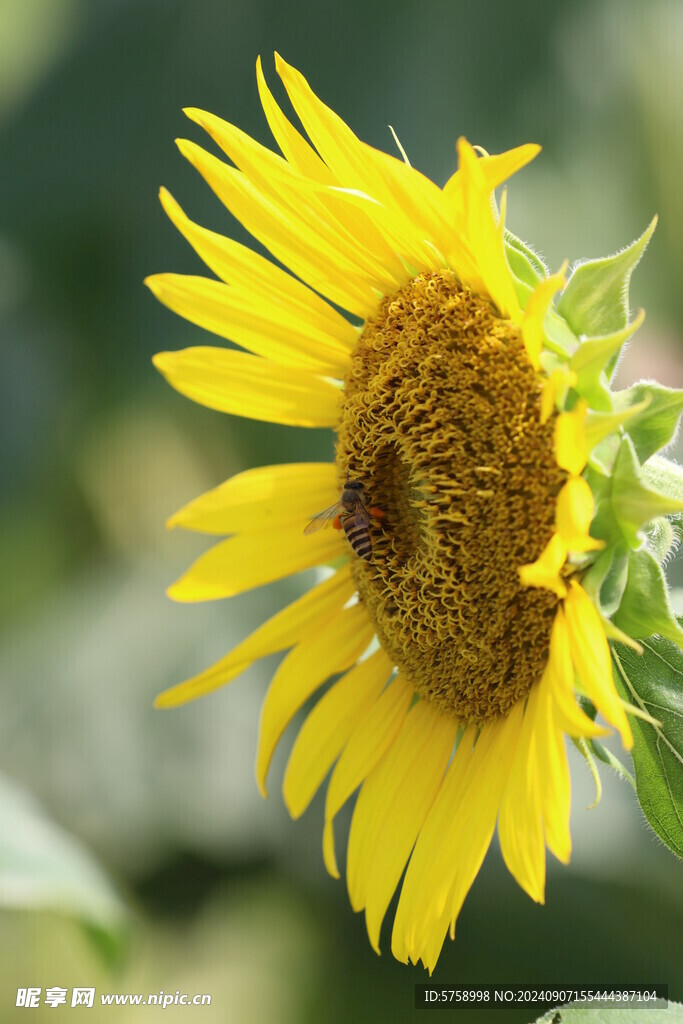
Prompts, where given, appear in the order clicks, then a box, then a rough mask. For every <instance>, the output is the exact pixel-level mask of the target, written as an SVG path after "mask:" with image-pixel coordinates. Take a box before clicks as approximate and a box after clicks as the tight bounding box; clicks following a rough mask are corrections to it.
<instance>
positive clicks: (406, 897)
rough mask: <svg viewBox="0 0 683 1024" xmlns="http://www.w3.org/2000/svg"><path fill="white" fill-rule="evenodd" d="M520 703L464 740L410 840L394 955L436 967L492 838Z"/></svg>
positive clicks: (515, 736) (518, 724) (519, 717)
mask: <svg viewBox="0 0 683 1024" xmlns="http://www.w3.org/2000/svg"><path fill="white" fill-rule="evenodd" d="M522 711H523V708H522V705H521V703H520V704H518V705H517V706H516V707H515V708H513V709H512V711H511V712H510V714H509V715H508V717H507V718H505V719H501V720H500V721H497V722H494V723H491V724H487V725H486V726H485V727H484V728H483V729H482V730H481V733H480V734H479V736H478V739H477V742H476V744H474V746H473V740H474V738H475V737H476V735H477V734H476V730H475V729H474V728H472V727H471V728H470V729H468V730H467V732H466V733H465V735H464V736H463V737H462V739H461V741H460V744H459V746H458V749H457V751H456V753H455V756H454V758H453V760H452V762H451V764H450V766H449V768H448V771H447V772H446V776H445V778H444V781H443V783H442V785H441V788H440V789H439V792H438V794H437V797H436V799H435V801H434V803H433V805H432V808H431V810H430V812H429V814H428V815H427V819H426V821H425V823H424V825H423V827H422V829H421V831H420V835H419V836H418V838H417V842H416V843H415V849H414V850H413V854H412V856H411V858H410V862H409V864H408V869H407V871H406V875H405V879H404V882H403V888H402V890H401V897H400V899H399V903H398V908H397V911H396V919H395V921H394V930H393V935H392V951H393V953H394V956H395V957H397V959H399V960H402V961H404V962H407V961H408V960H409V959H410V960H412V961H413V963H417V961H418V960H419V959H422V961H423V963H424V964H425V966H426V967H427V968H428V970H430V971H431V970H433V968H434V965H435V963H436V960H437V958H438V955H439V952H440V950H441V947H442V945H443V942H444V939H445V937H446V931H447V930H448V922H449V921H451V923H452V926H453V927H454V923H455V919H456V918H457V915H458V913H459V910H460V907H461V906H462V902H463V900H464V898H465V896H466V894H467V892H468V891H469V889H470V886H471V885H472V882H473V881H474V879H475V878H476V875H477V873H478V871H479V868H480V867H481V864H482V861H483V859H484V856H485V854H486V851H487V849H488V847H489V844H490V842H491V837H492V835H493V830H494V828H495V823H496V815H497V813H498V807H499V805H500V799H501V796H502V793H503V789H504V787H505V783H506V781H507V777H508V773H509V770H510V764H511V761H512V757H513V755H514V751H515V747H516V744H517V739H518V736H519V730H520V728H521V725H522Z"/></svg>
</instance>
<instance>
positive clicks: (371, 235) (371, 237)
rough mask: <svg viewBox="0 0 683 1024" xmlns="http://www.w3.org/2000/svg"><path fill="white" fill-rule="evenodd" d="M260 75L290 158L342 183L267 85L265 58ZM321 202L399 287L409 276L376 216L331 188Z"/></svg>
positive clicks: (308, 172)
mask: <svg viewBox="0 0 683 1024" xmlns="http://www.w3.org/2000/svg"><path fill="white" fill-rule="evenodd" d="M256 75H257V81H258V88H259V95H260V97H261V103H262V105H263V109H264V111H265V115H266V118H267V119H268V124H269V126H270V130H271V131H272V133H273V136H274V138H275V141H276V142H277V144H278V146H279V147H280V149H281V151H282V153H283V155H284V156H285V158H286V159H287V161H288V162H289V163H290V164H291V165H292V167H295V168H296V169H297V170H298V171H299V172H300V173H301V174H302V175H304V176H306V177H307V178H310V179H311V180H312V181H314V182H317V183H318V184H321V185H324V186H334V185H339V184H341V185H342V186H343V185H344V182H338V181H337V179H336V178H335V176H334V174H333V173H332V171H331V170H330V169H329V167H327V165H326V164H325V163H324V161H323V160H321V159H320V157H319V156H318V154H317V153H316V152H315V150H314V149H313V148H312V147H311V146H309V144H308V143H307V142H306V140H305V139H304V138H303V136H302V135H301V134H300V132H298V131H297V130H296V128H294V126H293V125H292V124H291V122H290V121H289V120H288V119H287V118H286V117H285V115H284V114H283V112H282V110H281V109H280V107H279V106H278V105H277V103H276V102H275V99H274V98H273V95H272V93H271V91H270V89H269V88H268V86H267V84H266V80H265V78H264V76H263V70H262V68H261V58H260V57H259V59H258V60H257V62H256ZM318 198H319V200H320V202H321V203H322V204H323V205H324V206H325V207H326V209H327V210H329V211H330V212H331V213H332V214H333V215H334V216H335V218H337V219H338V220H339V222H340V223H342V224H344V225H345V227H346V228H347V229H348V231H349V232H350V234H351V235H352V236H353V237H354V238H356V239H357V240H358V241H359V242H360V243H361V244H362V245H363V246H364V247H365V249H366V250H367V251H368V252H371V253H373V254H374V255H375V257H376V259H378V260H379V261H380V263H381V264H382V266H384V267H386V268H387V269H388V270H389V271H390V272H391V273H392V274H393V275H394V277H395V279H396V282H397V286H398V284H401V283H403V281H404V280H405V279H407V278H406V275H405V269H404V267H403V264H402V262H401V259H400V258H399V257H398V255H397V253H396V251H395V249H394V248H393V247H392V245H391V244H390V243H389V241H388V240H387V239H386V238H385V236H384V235H383V234H382V232H381V231H380V230H378V227H377V226H376V225H375V224H374V223H373V219H372V216H371V215H370V216H368V215H366V213H365V212H363V211H362V210H358V209H356V208H354V206H353V205H352V204H350V203H347V204H346V205H345V206H342V205H341V204H339V202H338V196H335V195H334V194H333V193H332V192H331V190H330V189H329V188H326V189H325V190H324V191H321V192H320V193H319V194H318Z"/></svg>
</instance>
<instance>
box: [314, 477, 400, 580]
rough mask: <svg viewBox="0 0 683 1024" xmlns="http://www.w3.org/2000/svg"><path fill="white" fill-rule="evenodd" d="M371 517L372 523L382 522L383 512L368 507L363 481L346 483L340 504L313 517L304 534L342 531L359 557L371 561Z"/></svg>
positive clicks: (336, 502)
mask: <svg viewBox="0 0 683 1024" xmlns="http://www.w3.org/2000/svg"><path fill="white" fill-rule="evenodd" d="M370 516H372V517H373V519H382V518H383V516H384V512H382V510H381V509H379V508H374V507H373V508H368V507H367V505H366V504H365V499H364V497H363V484H362V483H361V482H360V480H347V481H346V483H345V484H344V490H343V491H342V493H341V498H340V499H339V501H335V503H334V505H330V507H329V508H326V509H325V511H324V512H319V513H318V515H317V516H314V517H313V519H311V521H310V523H309V524H308V526H307V527H306V529H305V530H304V533H316V532H317V531H318V530H322V529H323V527H325V526H330V525H332V526H333V527H334V528H335V530H343V531H344V533H345V534H346V536H347V538H348V541H349V544H350V545H351V547H352V548H353V550H354V551H355V553H356V554H357V555H358V557H359V558H363V559H365V561H368V559H369V558H370V555H371V554H372V541H371V539H370V530H369V526H370Z"/></svg>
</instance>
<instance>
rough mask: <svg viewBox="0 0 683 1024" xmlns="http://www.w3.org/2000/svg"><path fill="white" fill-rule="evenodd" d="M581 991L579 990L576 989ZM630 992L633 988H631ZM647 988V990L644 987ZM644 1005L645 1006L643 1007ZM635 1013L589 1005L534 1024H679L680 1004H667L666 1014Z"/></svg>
mask: <svg viewBox="0 0 683 1024" xmlns="http://www.w3.org/2000/svg"><path fill="white" fill-rule="evenodd" d="M577 987H578V988H581V986H580V985H579V986H577ZM622 987H623V988H628V987H629V986H622ZM630 987H631V988H633V987H634V986H633V985H631V986H630ZM645 987H646V988H647V986H645ZM643 1005H646V1004H643ZM647 1007H648V1008H647V1009H645V1010H636V1009H634V1008H632V1007H631V1006H623V1005H621V1006H619V1005H617V1004H614V1003H610V1004H609V1005H608V1006H605V1004H604V1003H603V1004H600V1003H598V1002H593V1003H591V1004H590V1006H589V1007H585V1008H584V1007H580V1006H560V1007H557V1008H556V1009H554V1010H548V1011H547V1013H544V1014H543V1016H542V1017H539V1018H538V1020H537V1021H536V1024H683V1004H681V1003H672V1002H671V1000H669V1004H668V1006H667V1008H666V1010H665V1009H664V1008H663V1007H662V1008H660V1009H650V1008H649V1004H647Z"/></svg>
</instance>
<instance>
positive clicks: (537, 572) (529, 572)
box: [517, 533, 567, 597]
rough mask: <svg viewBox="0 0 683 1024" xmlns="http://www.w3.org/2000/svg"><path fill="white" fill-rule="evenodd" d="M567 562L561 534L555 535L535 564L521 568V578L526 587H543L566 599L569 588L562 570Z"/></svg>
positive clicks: (519, 570)
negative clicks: (561, 573) (563, 577)
mask: <svg viewBox="0 0 683 1024" xmlns="http://www.w3.org/2000/svg"><path fill="white" fill-rule="evenodd" d="M566 560H567V548H566V547H565V545H564V543H563V541H562V538H561V537H560V536H559V534H557V533H554V534H553V536H552V537H551V538H550V540H549V541H548V543H547V544H546V546H545V548H544V549H543V551H542V552H541V554H540V555H539V557H538V558H537V559H536V561H535V562H531V563H530V564H529V565H521V566H520V567H519V569H518V570H517V571H518V572H519V578H520V580H521V581H522V583H523V584H524V586H525V587H543V588H544V589H545V590H552V591H553V593H555V594H557V596H558V597H564V596H565V594H566V593H567V587H566V585H565V582H564V580H563V579H562V577H561V576H560V570H561V569H562V567H563V565H564V563H565V562H566Z"/></svg>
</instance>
